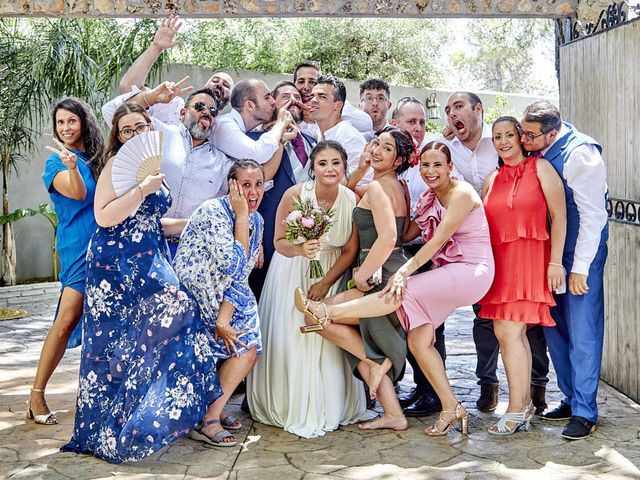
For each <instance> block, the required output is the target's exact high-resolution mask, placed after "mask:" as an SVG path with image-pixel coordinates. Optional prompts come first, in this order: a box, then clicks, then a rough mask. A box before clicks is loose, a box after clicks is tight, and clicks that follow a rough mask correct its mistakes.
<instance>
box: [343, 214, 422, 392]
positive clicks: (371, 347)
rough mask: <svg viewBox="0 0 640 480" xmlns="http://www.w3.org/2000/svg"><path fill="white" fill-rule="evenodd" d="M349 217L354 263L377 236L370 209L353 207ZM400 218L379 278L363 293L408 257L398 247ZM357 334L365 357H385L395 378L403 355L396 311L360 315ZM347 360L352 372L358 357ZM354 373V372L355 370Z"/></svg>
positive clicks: (378, 360)
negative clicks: (355, 238) (356, 249)
mask: <svg viewBox="0 0 640 480" xmlns="http://www.w3.org/2000/svg"><path fill="white" fill-rule="evenodd" d="M353 221H354V222H355V224H356V227H357V228H358V233H359V235H360V250H361V251H360V258H359V260H358V263H359V265H362V263H363V262H364V259H365V258H367V255H368V254H369V249H370V248H371V246H372V245H373V243H374V242H375V241H376V239H377V238H378V232H377V231H376V227H375V224H374V222H373V213H372V212H371V210H367V209H365V208H361V207H356V208H354V209H353ZM404 222H405V217H396V231H397V233H398V235H397V240H396V248H395V249H394V250H393V251H392V252H391V255H389V258H388V259H387V261H386V262H384V264H383V265H382V282H381V283H380V284H379V285H376V286H375V287H374V288H373V289H372V290H370V291H369V292H367V295H372V294H376V293H378V292H379V291H381V290H382V289H383V288H384V287H385V286H386V285H387V282H388V281H389V278H391V276H392V275H393V274H394V273H396V272H397V271H398V269H399V268H400V267H401V266H402V265H404V263H405V262H406V261H407V260H408V259H409V258H410V256H408V255H407V253H406V252H405V251H404V249H403V248H402V231H403V229H404ZM360 334H361V336H362V341H363V342H364V346H365V351H366V354H367V358H369V359H371V360H373V361H374V362H376V363H382V362H383V361H384V359H385V358H389V359H390V360H391V362H392V363H393V366H392V367H391V369H390V370H389V377H390V378H391V380H393V381H396V380H398V379H399V378H400V377H401V376H402V374H403V373H404V367H405V360H406V357H407V337H406V333H405V331H404V329H403V328H402V325H401V324H400V321H399V320H398V316H397V315H396V313H395V312H392V313H390V314H388V315H384V316H382V317H374V318H361V319H360ZM349 363H350V365H351V366H352V368H353V371H354V373H356V370H355V367H356V366H357V365H358V363H359V360H358V359H357V358H356V357H354V356H352V355H349ZM356 376H358V375H357V373H356Z"/></svg>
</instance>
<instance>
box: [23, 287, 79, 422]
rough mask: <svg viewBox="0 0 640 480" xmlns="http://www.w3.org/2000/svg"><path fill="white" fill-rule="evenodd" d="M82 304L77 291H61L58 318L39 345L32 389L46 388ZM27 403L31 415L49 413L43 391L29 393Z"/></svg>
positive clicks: (76, 320) (67, 289)
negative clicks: (29, 404)
mask: <svg viewBox="0 0 640 480" xmlns="http://www.w3.org/2000/svg"><path fill="white" fill-rule="evenodd" d="M83 302H84V295H83V294H82V293H80V292H78V291H77V290H74V289H73V288H70V287H65V288H64V290H63V291H62V295H61V296H60V306H59V308H58V315H57V316H56V319H55V321H54V322H53V325H52V326H51V328H50V329H49V333H47V337H46V338H45V340H44V344H43V345H42V351H41V352H40V359H39V360H38V369H37V370H36V378H35V380H34V381H33V388H34V389H36V390H44V389H45V388H46V386H47V383H48V382H49V379H50V378H51V375H52V374H53V372H54V371H55V369H56V367H57V366H58V363H60V360H61V359H62V357H63V356H64V352H65V351H66V350H67V342H68V341H69V337H70V336H71V333H72V332H73V329H74V328H76V325H77V324H78V321H79V320H80V317H81V316H82V305H83ZM29 401H30V402H31V408H32V410H33V413H34V414H36V415H43V414H46V413H48V412H49V408H48V407H47V402H46V400H45V398H44V392H37V391H33V390H32V391H31V394H30V395H29Z"/></svg>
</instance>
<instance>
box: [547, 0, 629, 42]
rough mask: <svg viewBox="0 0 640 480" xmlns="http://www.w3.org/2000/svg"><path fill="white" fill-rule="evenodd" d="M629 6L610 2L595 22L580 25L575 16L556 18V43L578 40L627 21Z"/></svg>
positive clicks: (623, 3)
mask: <svg viewBox="0 0 640 480" xmlns="http://www.w3.org/2000/svg"><path fill="white" fill-rule="evenodd" d="M628 11H629V8H628V6H627V4H626V3H625V2H619V3H612V4H611V5H609V6H608V7H607V8H605V9H604V10H602V11H601V12H600V16H599V17H598V20H597V21H596V22H589V23H587V24H585V25H582V23H580V22H579V21H578V20H577V19H576V18H575V16H569V17H565V18H559V19H556V22H557V24H558V29H557V30H556V31H557V35H556V42H557V43H558V45H566V44H567V43H570V42H574V41H576V40H580V39H582V38H585V37H588V36H590V35H594V34H596V33H599V32H603V31H605V30H609V29H611V28H614V27H617V26H618V25H620V24H622V23H624V22H626V21H627V19H628V17H629V15H628Z"/></svg>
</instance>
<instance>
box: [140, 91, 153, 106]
mask: <svg viewBox="0 0 640 480" xmlns="http://www.w3.org/2000/svg"><path fill="white" fill-rule="evenodd" d="M142 100H144V103H145V105H146V107H144V108H151V105H150V104H149V100H147V92H142Z"/></svg>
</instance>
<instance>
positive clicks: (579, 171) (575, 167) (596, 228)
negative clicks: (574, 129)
mask: <svg viewBox="0 0 640 480" xmlns="http://www.w3.org/2000/svg"><path fill="white" fill-rule="evenodd" d="M567 133H569V129H568V128H567V127H566V126H565V125H564V124H563V125H562V128H561V129H560V132H559V133H558V136H557V137H556V139H555V141H554V143H555V142H556V141H558V139H559V138H562V137H563V136H565V135H566V134H567ZM551 145H553V144H551ZM551 145H549V147H548V148H547V149H545V150H543V151H542V155H543V156H544V154H545V153H546V152H547V150H549V148H551ZM562 176H563V177H564V179H565V180H566V182H567V185H568V186H569V188H570V189H571V190H572V191H573V200H574V201H575V202H576V206H577V207H578V213H579V215H580V226H579V227H578V239H577V240H576V249H575V252H574V254H573V265H572V267H571V272H572V273H578V274H581V275H587V274H588V273H589V267H590V266H591V262H593V259H594V258H595V256H596V254H597V253H598V246H599V245H600V236H601V234H602V229H603V228H604V226H605V225H606V224H607V218H608V215H607V205H606V201H605V195H606V193H607V190H608V187H607V168H606V166H605V164H604V160H603V159H602V155H600V152H599V151H598V149H597V148H596V147H594V146H593V145H580V146H579V147H577V148H576V149H575V150H573V151H572V152H571V153H570V154H569V158H568V159H567V161H566V162H565V164H564V168H563V171H562Z"/></svg>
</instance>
